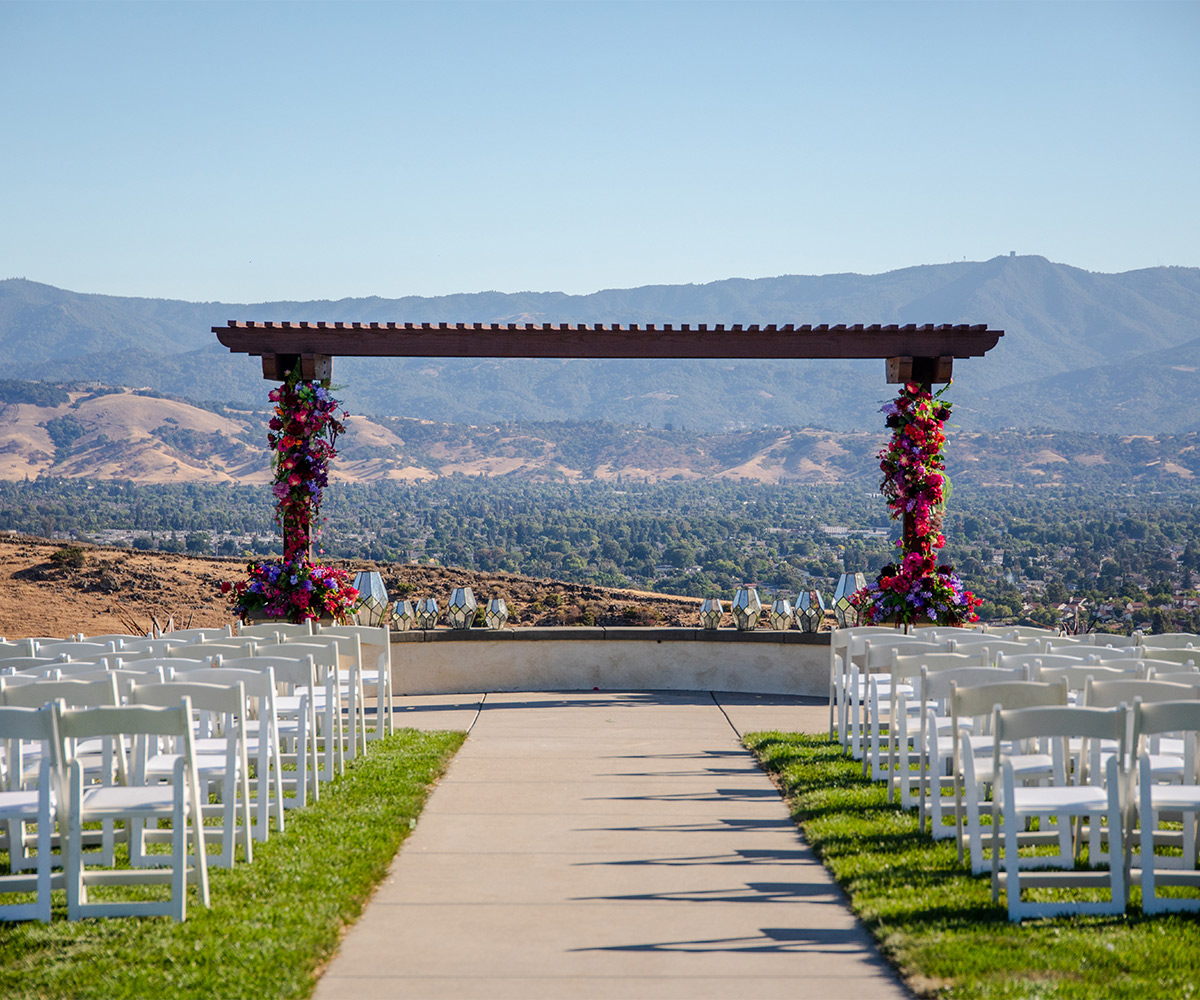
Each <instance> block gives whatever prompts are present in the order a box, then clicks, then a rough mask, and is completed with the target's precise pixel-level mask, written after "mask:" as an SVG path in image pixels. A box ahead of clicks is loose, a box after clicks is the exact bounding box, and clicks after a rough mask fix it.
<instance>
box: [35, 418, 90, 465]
mask: <svg viewBox="0 0 1200 1000" xmlns="http://www.w3.org/2000/svg"><path fill="white" fill-rule="evenodd" d="M42 426H43V427H45V428H46V433H47V434H49V435H50V441H51V443H53V445H54V453H55V454H54V460H55V462H61V461H62V460H63V458H64V457H65V456H66V455H67V454H69V453H70V450H71V446H72V445H74V444H75V442H76V441H78V440H79V439H80V438H81V437H83V436H84V435H85V434H86V433H87V428H86V427H84V426H83V424H82V423H80V422H79V419H78V418H77V417H75V416H74V415H73V414H70V413H68V414H67V415H66V416H63V417H54V418H53V419H51V420H47V421H46V422H45V423H44V424H43V425H42Z"/></svg>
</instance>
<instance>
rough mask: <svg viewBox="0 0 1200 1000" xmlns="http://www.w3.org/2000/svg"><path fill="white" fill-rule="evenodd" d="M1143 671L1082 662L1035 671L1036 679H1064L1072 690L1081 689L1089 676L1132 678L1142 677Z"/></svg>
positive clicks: (1097, 677) (1119, 678) (1111, 679)
mask: <svg viewBox="0 0 1200 1000" xmlns="http://www.w3.org/2000/svg"><path fill="white" fill-rule="evenodd" d="M1144 676H1145V672H1144V671H1142V670H1138V669H1133V670H1117V669H1116V668H1114V667H1106V666H1103V665H1102V664H1099V663H1083V664H1077V665H1076V666H1073V667H1042V668H1040V669H1039V670H1038V672H1037V680H1039V681H1050V682H1054V681H1057V680H1065V681H1066V682H1067V687H1069V688H1070V689H1071V690H1072V691H1082V690H1083V689H1084V687H1085V686H1086V685H1087V680H1088V678H1089V677H1095V678H1096V679H1097V680H1110V681H1117V680H1122V679H1124V680H1132V679H1135V678H1138V677H1144Z"/></svg>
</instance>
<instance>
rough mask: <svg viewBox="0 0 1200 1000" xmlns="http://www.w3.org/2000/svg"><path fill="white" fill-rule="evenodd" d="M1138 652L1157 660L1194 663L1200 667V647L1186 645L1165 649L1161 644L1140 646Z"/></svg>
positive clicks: (1193, 664)
mask: <svg viewBox="0 0 1200 1000" xmlns="http://www.w3.org/2000/svg"><path fill="white" fill-rule="evenodd" d="M1138 653H1140V654H1141V655H1142V656H1149V657H1152V658H1153V659H1155V660H1170V661H1171V662H1172V663H1178V664H1181V665H1182V664H1188V663H1190V664H1192V666H1194V667H1200V649H1192V648H1191V647H1188V646H1185V647H1183V648H1182V649H1165V648H1163V647H1160V646H1139V647H1138Z"/></svg>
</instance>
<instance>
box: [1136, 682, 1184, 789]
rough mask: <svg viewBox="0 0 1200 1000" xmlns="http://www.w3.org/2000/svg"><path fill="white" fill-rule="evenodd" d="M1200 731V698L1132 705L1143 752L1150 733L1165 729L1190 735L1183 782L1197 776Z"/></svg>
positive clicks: (1166, 731)
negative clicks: (1197, 735)
mask: <svg viewBox="0 0 1200 1000" xmlns="http://www.w3.org/2000/svg"><path fill="white" fill-rule="evenodd" d="M1198 732H1200V700H1192V701H1152V702H1138V703H1137V704H1136V705H1134V706H1133V738H1134V749H1135V751H1137V752H1139V753H1140V752H1141V749H1142V747H1143V746H1144V744H1145V740H1146V738H1147V737H1154V736H1161V735H1163V734H1164V733H1180V734H1183V735H1184V736H1185V737H1187V740H1188V743H1187V748H1188V751H1189V752H1188V753H1185V755H1184V767H1185V773H1184V779H1183V780H1184V782H1185V783H1187V784H1195V783H1196V780H1197V764H1198V763H1200V762H1198V761H1197V756H1196V754H1197V749H1196V748H1197V743H1198V742H1200V741H1197V739H1196V734H1197V733H1198Z"/></svg>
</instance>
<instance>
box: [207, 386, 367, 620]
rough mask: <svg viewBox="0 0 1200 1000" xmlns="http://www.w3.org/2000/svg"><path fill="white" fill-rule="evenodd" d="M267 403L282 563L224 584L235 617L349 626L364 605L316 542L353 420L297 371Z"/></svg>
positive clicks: (264, 564) (252, 567)
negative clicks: (323, 620)
mask: <svg viewBox="0 0 1200 1000" xmlns="http://www.w3.org/2000/svg"><path fill="white" fill-rule="evenodd" d="M268 398H269V399H270V400H271V402H273V403H274V404H275V415H274V416H273V417H272V418H271V421H270V423H269V424H268V425H267V426H268V429H269V433H268V434H267V443H268V444H269V445H270V447H271V450H272V452H273V458H272V460H273V464H274V466H275V477H274V480H273V484H272V486H271V492H272V493H273V494H274V496H275V519H276V521H278V523H279V526H280V529H281V531H282V533H283V559H282V560H271V561H253V562H251V563H249V565H248V566H247V567H246V570H247V573H248V574H249V576H248V579H246V580H243V581H239V582H237V583H229V582H224V583H222V584H221V592H222V593H223V594H225V595H227V597H228V600H229V602H230V605H231V606H232V609H233V613H234V614H235V615H237V616H238V617H239V618H242V619H245V618H247V617H248V616H261V617H266V618H281V619H286V620H288V621H291V622H303V621H307V620H308V619H310V618H320V617H323V616H332V617H333V618H334V619H336V620H338V621H345V620H347V618H348V616H349V613H350V609H351V607H352V606H353V604H354V602H355V601H356V600H357V598H358V591H357V590H355V589H354V587H352V586H351V585H350V583H349V578H348V576H347V574H346V573H345V572H344V571H343V570H338V569H332V568H330V567H327V566H319V565H317V564H316V563H314V562H313V561H312V557H311V555H310V552H311V548H312V535H313V527H314V525H316V524H318V523H319V517H320V511H321V500H322V498H323V496H324V490H325V487H326V486H327V485H328V484H329V462H330V461H331V460H332V459H333V458H334V457H335V456H336V455H337V449H336V447H335V444H336V442H337V438H338V435H339V434H341V433H342V432H343V431H345V429H346V425H345V423H343V421H344V419H345V417H346V416H347V414H346V413H345V411H342V413H341V415H340V417H339V415H338V405H339V404H338V401H337V400H336V399H334V398H333V396H332V395H331V394H330V392H329V389H328V388H327V387H326V386H324V385H322V384H321V383H319V382H313V381H308V380H305V379H303V378H301V376H300V370H299V366H297V367H296V369H295V370H294V371H292V372H291V373H290V374H289V375H288V377H287V379H285V380H284V383H283V384H282V385H281V386H279V387H278V388H277V389H272V390H271V392H270V393H269V395H268Z"/></svg>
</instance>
